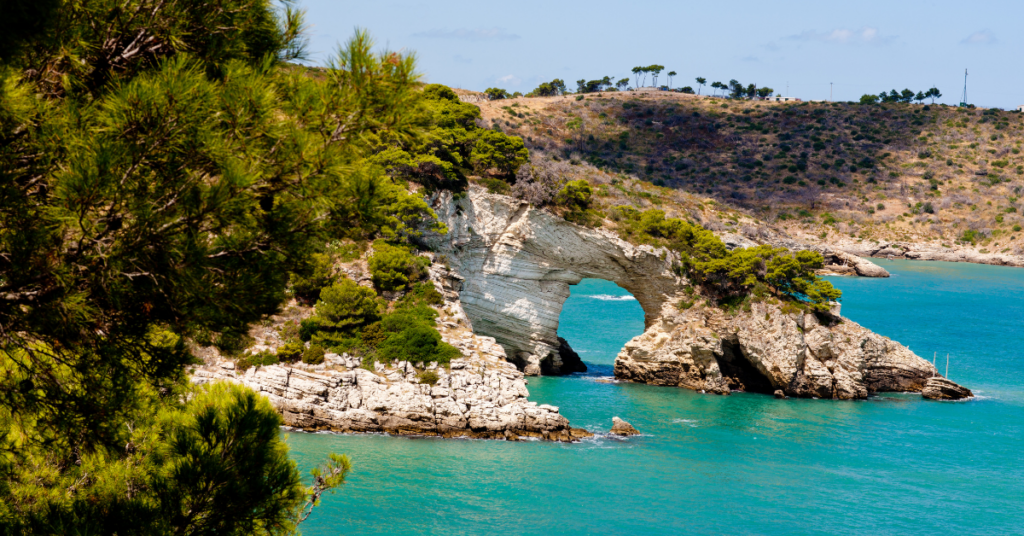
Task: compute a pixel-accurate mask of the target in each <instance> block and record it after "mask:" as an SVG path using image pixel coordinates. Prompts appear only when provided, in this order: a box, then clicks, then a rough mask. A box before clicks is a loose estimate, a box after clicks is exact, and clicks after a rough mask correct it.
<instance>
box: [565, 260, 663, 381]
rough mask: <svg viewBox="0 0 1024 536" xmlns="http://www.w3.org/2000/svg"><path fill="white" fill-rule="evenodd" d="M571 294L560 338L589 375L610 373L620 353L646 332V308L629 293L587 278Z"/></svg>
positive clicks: (601, 281)
mask: <svg viewBox="0 0 1024 536" xmlns="http://www.w3.org/2000/svg"><path fill="white" fill-rule="evenodd" d="M570 292H571V294H570V296H569V299H567V300H566V301H565V304H564V305H563V306H562V313H561V315H560V316H559V319H558V336H559V338H561V339H564V340H566V341H567V342H568V344H569V346H570V347H571V348H572V349H573V350H574V351H575V352H576V353H577V354H579V356H580V358H581V359H582V360H583V362H585V363H586V365H587V367H588V368H589V372H592V373H598V374H603V373H605V372H608V373H609V374H610V373H611V368H612V365H613V364H614V362H615V356H616V355H618V353H619V350H621V349H622V347H623V346H624V345H625V344H626V343H627V342H628V341H629V340H630V339H632V338H633V337H636V336H637V335H640V334H641V333H643V332H644V311H643V308H641V307H640V304H639V302H637V300H636V298H635V297H633V295H632V294H630V293H629V291H627V290H626V289H624V288H622V287H620V286H618V285H616V284H615V283H613V282H611V281H605V280H602V279H583V280H582V281H580V283H579V284H578V285H574V286H572V287H570Z"/></svg>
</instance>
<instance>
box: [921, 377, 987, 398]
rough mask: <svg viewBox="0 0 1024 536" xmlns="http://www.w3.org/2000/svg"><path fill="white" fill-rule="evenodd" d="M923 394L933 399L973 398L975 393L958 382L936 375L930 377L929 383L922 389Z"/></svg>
mask: <svg viewBox="0 0 1024 536" xmlns="http://www.w3.org/2000/svg"><path fill="white" fill-rule="evenodd" d="M921 396H923V397H925V398H930V399H932V400H963V399H965V398H972V397H973V396H974V393H972V392H971V390H970V389H968V388H966V387H964V386H962V385H960V384H958V383H956V382H953V381H951V380H947V379H946V378H943V377H941V376H936V377H934V378H928V383H927V384H925V386H924V389H922V390H921Z"/></svg>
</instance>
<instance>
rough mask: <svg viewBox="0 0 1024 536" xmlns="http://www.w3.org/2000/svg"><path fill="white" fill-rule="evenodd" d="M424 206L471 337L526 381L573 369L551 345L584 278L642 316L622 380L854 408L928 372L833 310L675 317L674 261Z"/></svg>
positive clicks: (529, 211)
mask: <svg viewBox="0 0 1024 536" xmlns="http://www.w3.org/2000/svg"><path fill="white" fill-rule="evenodd" d="M431 202H432V205H433V207H434V209H435V210H436V211H437V212H438V215H439V216H440V218H441V220H442V221H444V222H445V223H446V224H447V226H448V228H449V230H450V233H449V234H448V235H446V236H436V235H427V236H426V237H425V238H424V240H425V242H426V243H427V244H428V245H429V246H430V247H431V248H432V249H434V250H435V251H438V252H439V253H440V254H442V255H443V258H444V259H445V260H446V261H447V262H448V263H449V265H450V266H451V268H452V272H453V274H457V275H453V276H452V277H457V278H458V280H459V281H458V285H459V287H460V288H461V291H462V292H461V301H462V305H463V307H464V309H465V312H466V315H467V317H468V319H469V320H470V321H471V322H472V328H473V330H474V331H475V332H477V333H479V334H483V335H488V336H492V337H494V338H495V340H496V341H497V342H498V343H499V344H501V345H502V346H503V347H504V348H505V350H506V352H507V354H508V355H509V356H510V359H511V360H512V361H513V362H514V363H516V365H517V366H518V367H519V368H521V369H523V370H524V371H525V372H526V373H527V374H541V373H544V374H557V373H566V372H571V371H573V370H574V367H572V366H569V364H568V362H567V361H566V360H564V359H563V357H562V356H564V355H569V354H568V353H567V352H566V348H565V345H564V341H559V339H558V337H557V329H558V316H559V313H560V312H561V309H562V305H563V304H564V302H565V300H566V298H568V296H569V286H570V285H572V284H575V283H577V282H579V281H580V280H581V279H583V278H598V279H605V280H609V281H613V282H615V283H616V284H618V285H619V286H620V287H622V288H624V289H626V290H628V291H629V292H630V293H632V294H633V296H635V297H636V299H637V300H638V301H639V303H640V306H641V307H642V308H643V310H644V315H645V329H646V330H645V332H644V334H643V335H640V336H638V337H636V338H634V339H633V340H632V341H630V342H629V343H628V344H627V345H626V347H625V348H624V349H623V350H622V352H621V353H620V354H619V356H618V358H617V360H616V365H615V373H616V376H618V377H620V378H624V379H629V380H633V381H641V382H646V383H652V384H658V385H674V386H681V387H687V388H690V389H696V390H702V391H708V392H715V393H728V392H730V391H731V390H744V391H754V392H763V393H768V394H771V393H774V392H775V391H782V393H783V394H784V395H787V396H798V397H819V398H838V399H854V398H864V397H866V396H867V395H868V394H869V393H871V392H880V391H920V390H921V389H922V388H923V387H924V385H925V382H926V381H927V379H928V378H929V377H931V376H932V375H934V374H935V369H934V367H933V366H932V365H931V364H930V363H928V362H927V361H925V360H923V359H921V358H920V357H918V356H917V355H915V354H914V353H913V352H911V351H910V350H909V349H908V348H906V347H905V346H903V345H901V344H899V343H897V342H895V341H892V340H890V339H888V338H886V337H882V336H880V335H877V334H875V333H872V332H871V331H869V330H867V329H865V328H863V327H861V326H859V325H858V324H856V323H854V322H851V321H849V320H847V319H839V318H838V308H836V310H834V311H833V314H834V315H835V316H834V317H829V315H826V316H825V317H826V318H832V320H827V321H824V322H823V321H821V320H819V319H818V317H816V316H815V315H805V314H802V313H801V314H786V313H783V312H782V310H781V309H780V304H778V303H776V304H771V303H769V302H767V301H765V302H760V303H755V304H753V305H752V307H751V308H750V310H749V311H746V312H739V313H737V314H727V313H724V312H723V311H721V310H720V309H716V308H710V307H704V306H701V305H698V306H696V307H694V308H691V309H690V310H687V311H680V310H678V309H677V308H676V307H675V304H676V303H678V302H679V301H680V300H681V299H682V298H683V295H682V294H681V291H682V289H683V288H684V286H685V280H684V279H682V278H680V277H678V276H677V275H676V274H675V273H674V272H673V270H672V263H673V261H674V260H675V258H674V257H673V255H674V254H673V253H672V252H670V251H667V250H665V249H658V248H652V247H649V246H634V245H632V244H629V243H627V242H625V241H623V240H621V239H619V238H618V237H617V236H615V235H614V234H612V233H610V232H607V231H603V230H593V229H586V228H583V227H580V226H577V225H574V224H572V223H569V222H566V221H564V220H563V219H562V218H559V217H558V216H555V215H553V214H551V213H549V212H547V211H544V210H538V209H535V208H532V207H530V206H529V205H527V204H525V203H522V202H520V201H517V200H515V199H511V198H509V197H506V196H500V195H492V194H488V193H485V192H484V191H482V190H481V189H479V188H472V189H471V190H470V192H469V193H468V195H467V196H465V197H463V198H462V199H458V200H456V199H453V198H452V197H451V194H448V193H442V194H439V195H437V196H435V197H434V198H432V199H431ZM742 245H744V244H734V246H742ZM777 245H779V244H777ZM798 249H799V248H798ZM823 254H824V255H826V256H830V257H829V258H830V260H831V261H832V262H833V264H842V265H845V266H846V267H847V268H848V269H849V270H850V271H851V272H852V273H856V274H860V275H871V276H875V277H884V276H886V275H888V273H887V272H885V270H883V269H881V268H879V267H877V266H876V265H874V264H873V263H870V262H869V261H865V260H863V259H859V258H857V257H855V256H853V255H850V254H848V253H845V252H843V251H840V250H828V251H825V252H823ZM560 349H561V350H560Z"/></svg>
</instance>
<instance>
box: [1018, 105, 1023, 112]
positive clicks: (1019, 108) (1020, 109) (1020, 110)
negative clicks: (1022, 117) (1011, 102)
mask: <svg viewBox="0 0 1024 536" xmlns="http://www.w3.org/2000/svg"><path fill="white" fill-rule="evenodd" d="M1017 111H1018V112H1020V113H1022V114H1024V104H1021V105H1020V106H1018V107H1017Z"/></svg>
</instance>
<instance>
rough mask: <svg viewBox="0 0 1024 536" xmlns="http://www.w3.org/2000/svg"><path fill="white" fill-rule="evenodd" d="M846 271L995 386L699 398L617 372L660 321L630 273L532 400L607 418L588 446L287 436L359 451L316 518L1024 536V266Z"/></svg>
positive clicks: (572, 311)
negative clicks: (945, 396) (572, 370)
mask: <svg viewBox="0 0 1024 536" xmlns="http://www.w3.org/2000/svg"><path fill="white" fill-rule="evenodd" d="M880 264H882V265H883V266H885V268H886V269H888V270H890V271H891V272H892V274H893V277H891V278H889V279H852V278H833V279H832V281H833V283H834V284H836V285H837V286H838V287H839V288H841V289H842V290H843V292H844V295H843V313H844V314H845V315H846V316H847V317H849V318H851V319H853V320H854V321H857V322H859V323H861V324H863V325H864V326H866V327H868V328H871V329H873V330H875V331H877V332H879V333H882V334H884V335H887V336H890V337H892V338H893V339H896V340H899V341H901V342H903V343H904V344H907V345H909V346H910V348H911V349H912V350H914V351H915V352H916V353H917V354H918V355H921V356H923V357H924V356H927V357H928V358H929V359H931V357H932V355H933V352H937V353H938V355H939V359H938V360H939V363H938V364H939V368H940V370H941V369H942V368H943V367H944V366H945V365H944V363H945V355H946V353H949V355H950V370H949V376H950V378H951V379H953V380H955V381H957V382H960V383H962V384H964V385H966V386H968V387H970V388H971V389H973V390H974V392H975V393H976V394H977V395H978V398H977V399H976V400H973V401H970V402H931V401H925V400H923V399H921V397H920V396H919V395H901V394H887V395H884V396H878V397H874V398H871V399H869V400H866V401H856V402H850V401H846V402H839V401H829V400H792V399H791V400H775V399H773V398H772V397H770V396H765V395H752V394H733V395H730V396H715V395H701V394H699V393H695V392H692V391H687V390H683V389H677V388H671V387H652V386H647V385H634V384H623V383H605V382H604V381H602V380H603V379H606V378H609V377H610V376H611V374H612V373H611V369H612V367H611V366H612V363H613V362H614V360H615V355H616V354H617V353H618V351H619V349H620V348H621V346H622V344H623V343H624V342H625V341H627V340H628V339H629V338H631V337H633V336H635V335H637V334H639V333H640V332H641V331H642V330H643V316H642V312H641V310H640V307H639V305H638V304H637V302H636V301H635V300H632V299H630V298H631V297H630V296H629V295H628V293H627V292H625V291H624V290H622V289H620V288H619V287H617V286H616V285H614V284H612V283H609V282H605V281H596V280H586V281H584V282H582V283H581V284H580V285H577V286H575V287H573V290H572V297H570V298H569V301H568V302H567V303H566V306H565V309H564V311H563V313H562V317H561V326H560V329H559V333H560V335H562V336H563V337H565V338H566V339H567V340H568V341H569V342H570V344H571V345H572V346H573V348H575V349H576V350H577V351H578V352H579V353H580V355H581V356H582V357H583V359H584V361H586V362H587V363H588V364H589V366H590V368H591V370H590V372H588V373H586V374H582V375H575V376H571V377H565V378H534V379H531V380H530V385H529V388H530V394H531V399H532V400H536V401H537V402H539V403H548V404H552V405H556V406H559V407H560V408H561V411H562V414H564V415H565V416H566V417H568V418H569V419H570V421H571V422H572V423H573V425H574V426H582V427H584V428H587V429H588V430H591V431H594V432H598V433H603V432H607V430H608V429H609V428H610V427H611V418H612V416H619V417H621V418H623V419H626V420H627V421H629V422H631V423H632V424H633V425H635V426H636V427H637V428H638V429H640V431H641V432H643V433H644V435H643V436H642V437H638V438H633V439H629V440H618V439H612V438H609V437H598V438H596V439H594V440H589V441H585V442H582V443H579V444H571V445H565V444H552V443H544V442H527V443H508V442H501V441H475V440H439V439H424V438H407V437H386V436H343V435H333V434H306V433H288V434H287V439H288V441H289V443H290V445H291V448H292V454H293V456H294V458H295V460H297V462H298V464H299V467H300V469H302V471H303V472H304V473H308V470H309V468H310V467H311V466H312V465H313V464H314V463H316V462H317V461H318V460H320V459H322V458H324V457H325V456H326V454H327V453H328V452H331V451H334V452H339V453H346V454H348V455H349V456H350V457H351V458H352V461H353V464H354V471H353V473H352V475H351V478H350V479H349V481H348V483H347V484H346V485H345V486H344V487H343V488H342V489H341V490H340V491H339V492H338V493H335V494H334V495H331V496H327V497H325V499H324V500H323V502H322V505H321V507H320V509H319V510H318V511H317V512H315V513H314V516H313V517H312V518H311V519H310V520H309V521H308V522H307V523H306V524H304V525H303V532H304V533H305V534H308V535H323V534H487V533H494V534H680V533H689V534H940V533H947V534H955V533H964V534H1024V329H1022V326H1024V270H1022V269H1015V268H1004V267H995V266H977V265H969V264H951V263H924V262H917V263H915V262H908V261H890V262H885V261H881V262H880Z"/></svg>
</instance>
